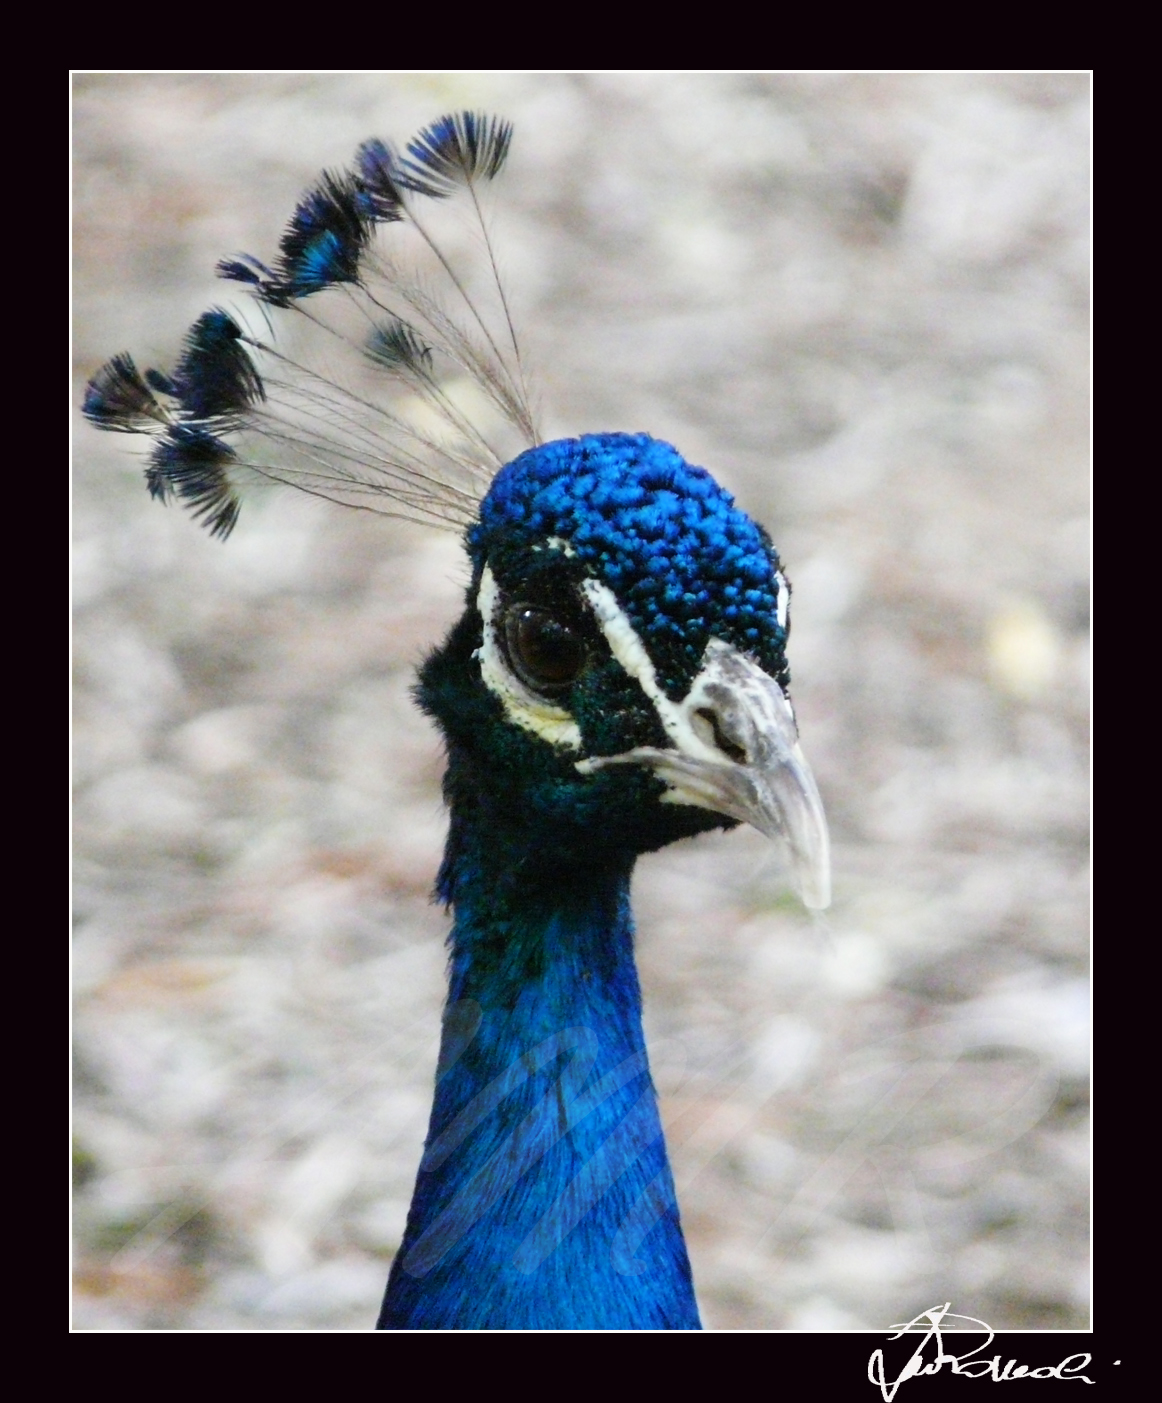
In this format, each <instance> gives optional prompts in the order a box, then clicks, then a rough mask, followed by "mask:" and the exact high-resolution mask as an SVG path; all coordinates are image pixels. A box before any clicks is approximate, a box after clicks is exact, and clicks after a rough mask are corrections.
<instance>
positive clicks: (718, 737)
mask: <svg viewBox="0 0 1162 1403" xmlns="http://www.w3.org/2000/svg"><path fill="white" fill-rule="evenodd" d="M694 715H695V716H697V717H698V718H699V719H700V720H701V721H704V722H705V723H706V725H708V726H709V727H710V733H711V735H713V737H714V744H715V745H716V746H717V747H718V749H719V750H721V751H722V753H723V755H726V756H728V757H729V758H730V759H731V760H733V761H734V762H735V763H736V764H738V765H745V764H746V761H747V754H746V751H745V750H744V749H743V748H742V746H741V745H739V744H738V743H737V741H732V740H731V739H730V737H729V736H728V735H726V733H725V732H724V731H723V729H722V723H721V722H720V721H719V719H718V716H717V713H715V712H713V711H711V710H710V708H709V707H708V706H704V707H702V708H701V709H700V710H698V711H696V712H695V713H694Z"/></svg>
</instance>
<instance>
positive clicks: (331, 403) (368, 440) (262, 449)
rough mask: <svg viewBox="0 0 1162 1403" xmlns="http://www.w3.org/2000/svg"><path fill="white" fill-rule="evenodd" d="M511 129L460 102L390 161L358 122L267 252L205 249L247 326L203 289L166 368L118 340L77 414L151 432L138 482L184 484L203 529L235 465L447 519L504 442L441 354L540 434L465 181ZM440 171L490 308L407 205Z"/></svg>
mask: <svg viewBox="0 0 1162 1403" xmlns="http://www.w3.org/2000/svg"><path fill="white" fill-rule="evenodd" d="M511 137H512V129H511V126H510V125H509V123H507V122H505V121H502V120H500V119H498V118H495V117H485V116H483V115H479V114H475V113H471V112H463V113H460V114H458V115H456V116H448V117H442V118H440V119H439V120H438V121H437V122H434V123H432V125H431V126H429V127H426V128H424V130H423V131H421V132H420V134H419V135H418V136H417V137H416V138H415V140H414V141H413V142H412V143H411V145H410V147H409V148H408V159H407V160H406V161H404V160H401V159H400V158H399V157H398V156H397V154H396V151H395V149H394V148H393V147H392V146H390V145H389V144H388V143H387V142H385V141H382V140H380V139H378V138H375V139H372V140H369V141H365V142H364V143H363V144H362V146H360V147H359V148H358V150H357V151H356V153H355V159H354V162H353V165H352V167H351V168H350V169H349V170H347V171H344V172H340V173H333V172H326V171H324V172H323V174H322V175H321V176H320V177H319V178H318V180H317V181H316V182H315V183H314V185H313V186H312V187H311V188H310V189H309V190H308V191H307V193H306V194H305V195H304V196H303V197H302V199H300V200H299V202H298V204H297V206H296V208H295V211H294V214H293V216H292V217H291V219H290V222H289V223H288V225H287V226H286V228H285V230H284V232H283V234H282V237H281V239H280V241H279V251H278V255H277V256H276V257H275V258H274V259H273V260H272V261H271V262H270V263H269V264H267V263H264V262H262V261H260V260H259V259H257V258H255V257H253V256H251V255H249V254H245V255H239V256H236V257H233V258H227V259H223V260H222V261H221V262H220V263H219V264H218V265H217V273H218V276H219V277H222V278H225V279H226V280H227V281H230V282H234V283H238V284H240V285H242V286H243V287H244V288H246V289H247V290H248V291H250V292H251V293H252V294H253V296H254V298H255V299H256V300H257V302H258V304H259V308H258V311H259V314H260V316H261V318H262V320H263V321H264V323H265V327H266V331H265V332H264V333H261V334H256V333H254V332H252V331H251V330H250V329H249V321H248V320H247V319H246V318H241V319H239V318H238V317H236V315H234V314H232V313H231V312H229V311H226V310H223V309H222V308H212V309H211V310H210V311H208V312H205V313H204V314H203V315H202V316H201V317H199V318H198V320H197V321H196V322H195V323H194V324H193V326H192V327H191V328H190V330H189V331H188V332H187V334H186V338H185V341H184V343H183V346H182V352H181V356H180V358H179V361H178V364H177V366H176V367H175V369H174V370H173V372H172V373H171V374H163V373H162V372H161V371H157V370H147V371H145V372H144V374H142V373H140V372H139V371H138V369H137V367H136V366H135V365H134V363H133V361H132V360H131V359H130V357H129V356H127V355H123V356H117V357H115V358H114V359H113V360H111V361H110V362H109V363H108V364H107V365H106V366H104V367H102V369H101V370H99V371H98V372H97V374H96V375H94V376H93V379H92V380H91V381H90V383H89V388H88V391H87V393H86V396H85V403H84V412H85V414H86V416H87V417H88V419H89V420H90V422H91V423H93V424H95V425H96V426H97V427H98V428H104V429H115V430H120V431H123V432H136V433H142V432H149V433H152V434H153V435H154V436H155V443H154V446H153V449H152V452H151V455H150V458H149V462H148V467H147V470H146V480H147V484H148V486H149V490H150V492H151V494H152V495H153V496H154V497H156V498H160V499H161V500H162V501H172V500H174V499H175V498H177V499H179V500H181V501H182V502H183V503H184V504H185V505H186V506H188V507H190V508H191V509H192V510H193V513H194V515H195V517H196V518H197V519H198V520H200V521H201V522H203V524H205V525H206V526H208V527H209V528H210V530H211V531H212V532H213V534H214V535H217V536H226V535H228V534H229V532H230V531H231V529H232V528H233V526H234V523H235V521H236V520H237V517H238V512H239V499H238V490H239V487H240V486H241V485H242V484H243V483H251V482H253V483H255V484H276V483H282V484H287V485H290V486H294V487H297V488H298V489H300V490H301V491H304V492H307V493H310V494H311V495H314V496H318V497H322V498H325V499H327V500H329V501H334V502H339V503H342V504H343V505H346V506H350V507H354V508H356V509H359V510H364V511H372V512H376V513H379V514H382V515H386V516H397V517H402V518H404V519H406V520H409V521H420V522H425V523H427V524H428V525H432V526H438V527H442V528H445V529H449V530H463V529H464V528H465V527H466V526H468V525H469V524H470V523H471V522H472V521H473V520H474V519H475V516H476V512H477V509H478V506H479V502H480V499H481V496H482V495H483V493H484V491H485V490H486V489H487V486H488V483H489V482H490V481H491V478H492V477H493V475H494V474H495V472H496V471H497V469H499V468H500V466H501V465H502V464H503V463H504V462H505V461H506V459H507V458H508V457H509V456H511V455H510V451H509V445H508V444H507V443H503V444H502V443H500V442H498V441H494V440H493V438H492V434H493V432H494V428H493V426H491V425H490V426H488V428H487V429H486V427H485V426H484V425H482V424H481V423H479V422H476V421H474V419H473V417H472V416H471V415H470V414H469V413H468V412H466V410H465V409H464V408H463V407H462V405H463V400H462V398H461V397H460V396H459V394H457V393H450V392H449V388H448V387H447V386H446V385H445V384H444V383H442V381H443V376H444V375H445V374H446V373H447V371H448V370H449V368H450V367H455V368H456V370H457V371H458V372H460V373H462V374H464V375H467V376H469V377H471V378H472V379H473V380H474V381H475V382H476V385H477V386H478V388H479V389H480V390H482V391H483V393H484V395H485V396H486V398H487V400H488V401H489V402H490V404H491V406H492V408H493V409H495V410H496V411H498V412H499V414H500V416H501V417H502V418H503V419H504V420H505V421H507V424H508V426H509V429H510V430H515V432H516V434H517V436H518V437H519V439H520V440H521V442H522V444H523V446H526V447H527V446H529V445H531V444H535V443H537V442H538V441H539V437H538V434H537V431H536V426H535V423H534V419H533V414H532V411H531V408H530V406H529V395H528V389H527V386H526V384H525V379H524V371H523V367H522V363H521V355H520V349H519V346H518V344H517V339H516V334H515V332H514V330H513V325H512V318H511V316H510V315H509V309H508V303H507V300H506V298H505V294H504V288H503V286H502V284H501V282H500V278H499V274H498V271H497V265H496V259H495V257H494V256H493V251H492V246H491V243H490V241H489V236H488V229H487V226H486V224H485V221H484V218H483V215H482V213H481V209H480V205H479V202H478V200H477V191H476V188H475V182H476V181H477V180H478V179H491V178H492V177H493V176H494V175H495V174H496V173H497V172H498V171H499V170H500V168H501V166H502V165H503V163H504V160H505V157H506V155H507V152H508V149H509V144H510V142H511ZM457 189H459V190H461V191H464V192H466V193H467V194H468V196H469V197H470V200H471V203H472V206H473V211H474V215H475V218H476V220H477V222H478V224H479V228H480V233H481V236H482V239H483V243H484V247H485V249H486V251H487V253H488V258H489V267H490V270H491V273H492V277H493V280H494V283H495V290H496V293H497V302H498V303H499V307H498V308H497V307H495V306H494V307H493V309H492V310H491V313H490V316H488V317H486V316H485V315H484V313H483V311H482V309H481V306H480V305H479V304H478V303H477V301H476V300H474V298H473V296H472V295H471V294H470V292H469V291H468V288H467V286H466V285H465V282H464V281H463V280H462V279H461V277H460V275H459V273H458V272H457V270H456V268H455V267H454V266H453V264H452V263H451V262H450V261H449V259H448V257H447V256H446V255H445V253H444V251H443V250H442V248H441V247H440V245H439V243H438V242H437V241H436V239H435V238H434V237H433V236H432V234H431V232H430V231H429V230H428V229H427V228H426V227H425V225H424V224H423V223H422V222H421V221H420V220H419V219H417V218H416V214H415V210H414V208H413V206H414V205H415V203H416V201H415V200H414V199H413V198H411V197H412V196H414V195H416V194H417V193H422V194H425V195H432V196H436V197H439V198H443V197H444V196H446V195H450V194H453V193H455V191H456V190H457ZM397 225H399V226H407V229H406V232H405V230H404V229H397V228H396V227H395V226H397ZM381 240H382V244H383V245H384V246H383V247H381V246H380V242H381ZM409 242H410V244H411V247H412V254H413V256H415V255H418V257H416V264H415V267H414V268H412V267H409V266H408V263H407V258H406V250H407V246H408V244H409ZM401 254H403V255H404V256H403V257H401ZM425 263H426V265H427V266H426V267H425V266H424V265H425ZM441 283H442V284H443V296H441ZM449 293H451V297H449V295H448V294H449ZM315 294H325V295H324V296H319V297H318V298H317V299H315V298H314V295H315ZM308 297H311V298H312V299H313V300H312V301H311V302H310V304H305V303H304V299H306V298H308ZM497 311H499V312H500V313H501V314H502V315H503V322H499V324H497ZM292 317H293V318H294V325H293V327H291V326H290V322H291V318H292ZM287 331H289V332H290V334H288V335H284V332H287ZM505 342H507V345H504V344H503V343H505ZM344 355H346V357H347V364H346V366H345V365H344V360H343V357H344ZM359 362H362V364H360V363H359ZM376 371H378V372H379V375H378V377H377V378H378V381H379V383H378V384H376V385H372V384H370V383H369V375H374V372H376ZM502 449H503V451H502Z"/></svg>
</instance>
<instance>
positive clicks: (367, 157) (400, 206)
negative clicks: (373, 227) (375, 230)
mask: <svg viewBox="0 0 1162 1403" xmlns="http://www.w3.org/2000/svg"><path fill="white" fill-rule="evenodd" d="M355 173H356V177H357V179H358V182H359V208H360V211H361V212H362V213H363V215H364V216H365V217H366V218H367V219H370V220H372V221H373V222H374V223H376V224H396V223H398V222H399V221H400V220H402V219H403V218H404V217H405V213H406V211H405V208H404V202H403V190H404V187H403V186H402V185H401V184H400V173H399V161H398V160H397V158H396V155H395V152H394V151H392V149H391V147H390V146H388V144H387V142H386V141H381V140H380V139H379V138H378V137H373V138H372V139H371V140H370V141H365V142H364V143H363V145H362V146H360V148H359V149H358V151H356V153H355Z"/></svg>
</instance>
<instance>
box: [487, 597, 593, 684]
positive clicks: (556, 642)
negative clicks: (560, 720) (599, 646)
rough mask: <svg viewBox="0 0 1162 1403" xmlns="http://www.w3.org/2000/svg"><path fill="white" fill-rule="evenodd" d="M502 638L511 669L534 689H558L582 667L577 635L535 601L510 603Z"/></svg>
mask: <svg viewBox="0 0 1162 1403" xmlns="http://www.w3.org/2000/svg"><path fill="white" fill-rule="evenodd" d="M504 641H505V643H506V644H507V646H508V657H509V661H510V662H511V663H512V666H513V671H514V672H515V673H516V674H517V676H518V677H519V678H520V679H521V681H522V682H525V683H527V684H528V686H530V687H532V688H534V689H535V690H536V691H538V692H554V691H559V690H561V689H563V688H565V687H567V686H568V685H569V683H570V682H574V681H576V679H577V678H578V677H579V676H580V674H581V669H582V668H583V667H584V666H585V644H584V643H583V642H582V640H581V638H580V636H579V635H578V634H577V633H575V632H574V631H573V629H571V628H570V627H569V625H568V624H563V623H562V622H561V621H560V619H558V618H556V617H554V615H552V614H551V613H549V611H548V610H547V609H540V608H538V607H537V606H536V605H535V604H514V605H513V606H512V607H511V608H510V609H509V610H508V612H507V614H506V615H505V617H504Z"/></svg>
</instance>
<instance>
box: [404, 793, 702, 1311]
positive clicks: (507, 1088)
mask: <svg viewBox="0 0 1162 1403" xmlns="http://www.w3.org/2000/svg"><path fill="white" fill-rule="evenodd" d="M449 850H450V854H451V855H452V856H451V860H450V861H449V863H448V864H446V866H445V871H444V874H443V879H442V880H443V884H444V887H445V890H446V891H447V892H448V894H449V895H450V896H451V898H452V900H453V901H454V904H455V924H454V926H453V930H452V935H451V977H450V988H449V996H448V1005H447V1009H446V1011H445V1019H444V1032H443V1042H442V1048H441V1058H440V1068H439V1072H438V1076H437V1087H436V1100H435V1105H434V1107H433V1110H432V1118H431V1124H430V1127H429V1132H428V1139H427V1144H426V1148H425V1153H424V1159H423V1162H422V1164H421V1167H420V1173H419V1178H418V1182H417V1185H416V1192H415V1198H414V1200H413V1203H412V1208H411V1213H410V1215H409V1218H408V1225H407V1232H406V1234H405V1237H404V1241H403V1244H402V1246H401V1248H400V1251H399V1253H398V1255H397V1257H396V1261H395V1264H394V1266H393V1269H392V1273H391V1279H390V1281H389V1283H388V1288H387V1295H386V1298H385V1301H384V1306H383V1312H382V1314H381V1316H380V1321H379V1328H381V1329H409V1328H410V1329H440V1328H445V1329H447V1328H457V1329H473V1328H476V1329H498V1328H502V1329H522V1328H524V1329H562V1330H568V1329H599V1330H600V1329H671V1330H672V1329H698V1328H700V1325H699V1319H698V1311H697V1306H696V1305H695V1302H694V1293H693V1285H692V1281H691V1276H690V1265H689V1261H688V1259H687V1255H686V1246H685V1243H684V1241H683V1238H682V1232H681V1227H680V1225H679V1222H678V1209H677V1203H676V1200H675V1196H674V1186H673V1180H672V1176H671V1173H670V1167H669V1163H668V1161H667V1158H666V1151H665V1144H664V1142H663V1139H662V1129H661V1122H660V1119H659V1115H658V1107H657V1097H656V1094H655V1091H654V1087H653V1083H652V1081H651V1079H650V1074H649V1068H648V1065H647V1061H646V1051H645V1042H644V1038H643V1034H642V1023H641V991H640V988H639V986H638V979H637V972H636V969H635V967H634V960H633V923H632V918H631V915H630V908H629V884H630V874H631V870H632V860H629V861H623V862H621V863H620V864H611V865H607V866H604V867H597V866H585V865H580V864H577V865H572V866H569V865H565V866H559V867H556V868H555V869H551V870H550V869H545V868H542V869H541V870H540V871H538V870H536V861H535V858H534V857H533V855H532V854H531V853H530V854H528V861H527V862H526V863H520V862H519V861H517V862H516V864H515V872H514V858H513V854H512V852H511V850H510V849H509V846H508V845H507V844H505V843H503V842H500V843H498V842H496V841H495V840H494V839H493V838H492V837H491V836H487V837H486V836H484V835H483V834H481V833H473V832H472V831H471V830H470V829H469V830H467V831H466V828H465V825H463V824H460V823H457V821H456V819H455V816H454V817H453V832H452V835H451V837H450V840H449Z"/></svg>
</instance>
